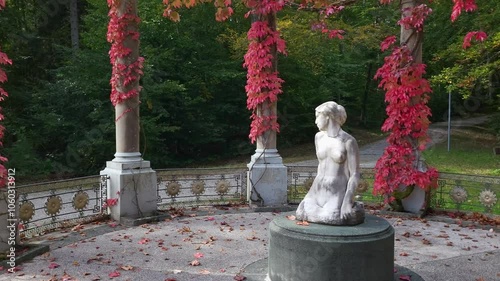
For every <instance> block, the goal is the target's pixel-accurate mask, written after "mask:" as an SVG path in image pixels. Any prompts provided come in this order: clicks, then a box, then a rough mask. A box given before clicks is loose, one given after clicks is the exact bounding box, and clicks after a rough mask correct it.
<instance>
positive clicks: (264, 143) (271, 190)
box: [247, 14, 287, 207]
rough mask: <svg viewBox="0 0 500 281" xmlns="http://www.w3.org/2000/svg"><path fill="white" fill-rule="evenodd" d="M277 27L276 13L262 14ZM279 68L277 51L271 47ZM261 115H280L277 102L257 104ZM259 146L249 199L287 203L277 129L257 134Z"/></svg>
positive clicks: (263, 203)
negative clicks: (277, 146) (277, 143)
mask: <svg viewBox="0 0 500 281" xmlns="http://www.w3.org/2000/svg"><path fill="white" fill-rule="evenodd" d="M261 17H262V18H263V19H264V20H267V21H268V23H269V26H271V27H272V28H274V29H276V15H275V14H267V15H265V16H261ZM272 53H273V57H274V65H273V67H272V69H270V70H271V71H275V70H276V68H277V65H276V61H277V51H276V48H274V50H273V51H272ZM257 115H258V116H277V103H276V102H273V103H270V102H269V101H267V100H266V101H265V102H264V103H262V104H261V105H259V107H258V108H257ZM256 142H257V149H256V150H255V154H254V155H252V157H251V160H250V163H248V165H247V167H248V177H247V178H248V183H247V199H248V201H249V202H250V203H254V204H257V205H258V206H266V207H272V206H282V205H285V204H287V168H286V166H285V165H283V160H282V158H281V156H280V155H279V153H278V150H277V149H276V132H275V131H274V130H268V131H266V132H265V133H264V134H263V135H261V136H259V137H258V138H257V141H256Z"/></svg>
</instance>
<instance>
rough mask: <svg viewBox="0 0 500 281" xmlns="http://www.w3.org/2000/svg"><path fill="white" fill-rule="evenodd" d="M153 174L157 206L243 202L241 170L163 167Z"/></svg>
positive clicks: (243, 188) (245, 172)
mask: <svg viewBox="0 0 500 281" xmlns="http://www.w3.org/2000/svg"><path fill="white" fill-rule="evenodd" d="M156 173H157V177H158V185H157V186H158V188H157V193H158V208H159V209H168V208H171V207H194V206H200V205H211V206H216V205H227V204H241V203H244V202H245V201H246V193H247V190H246V186H247V171H246V170H245V169H231V168H217V169H164V170H156Z"/></svg>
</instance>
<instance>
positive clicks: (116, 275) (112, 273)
mask: <svg viewBox="0 0 500 281" xmlns="http://www.w3.org/2000/svg"><path fill="white" fill-rule="evenodd" d="M120 275H121V274H120V272H118V271H116V270H115V271H113V272H111V273H110V274H108V276H109V278H115V277H119V276H120Z"/></svg>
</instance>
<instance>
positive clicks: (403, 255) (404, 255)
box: [399, 252, 409, 257]
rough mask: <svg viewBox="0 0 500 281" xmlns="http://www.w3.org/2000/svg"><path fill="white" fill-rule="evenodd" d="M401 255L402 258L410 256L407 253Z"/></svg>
mask: <svg viewBox="0 0 500 281" xmlns="http://www.w3.org/2000/svg"><path fill="white" fill-rule="evenodd" d="M399 255H400V256H402V257H407V256H409V254H408V253H406V252H402V253H399Z"/></svg>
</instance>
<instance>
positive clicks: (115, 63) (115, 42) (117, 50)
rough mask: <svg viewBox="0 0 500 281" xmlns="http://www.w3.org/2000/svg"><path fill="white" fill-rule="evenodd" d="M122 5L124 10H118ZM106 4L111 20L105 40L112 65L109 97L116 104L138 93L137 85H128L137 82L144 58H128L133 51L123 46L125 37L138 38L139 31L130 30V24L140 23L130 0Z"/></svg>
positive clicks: (112, 0)
mask: <svg viewBox="0 0 500 281" xmlns="http://www.w3.org/2000/svg"><path fill="white" fill-rule="evenodd" d="M124 3H125V4H124ZM121 5H125V11H124V12H123V11H122V12H120V6H121ZM108 6H109V13H108V16H109V18H110V20H109V24H108V33H107V40H108V42H110V43H111V49H110V51H109V58H110V62H111V65H112V73H111V81H110V83H111V97H110V98H111V102H112V103H113V105H116V104H118V103H120V102H122V101H123V100H126V99H129V98H131V97H134V96H137V95H138V94H139V92H140V90H141V89H140V87H130V86H131V85H134V84H135V83H138V82H139V79H140V77H141V75H142V74H143V72H142V67H143V62H144V58H142V57H137V58H132V59H135V60H134V61H131V58H130V54H131V53H132V50H131V49H130V48H128V47H127V46H126V40H130V39H131V40H137V41H138V40H139V32H138V31H136V30H130V29H129V25H130V24H139V22H140V18H139V17H138V16H137V15H135V14H133V13H132V12H131V9H132V7H131V1H127V0H108Z"/></svg>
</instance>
